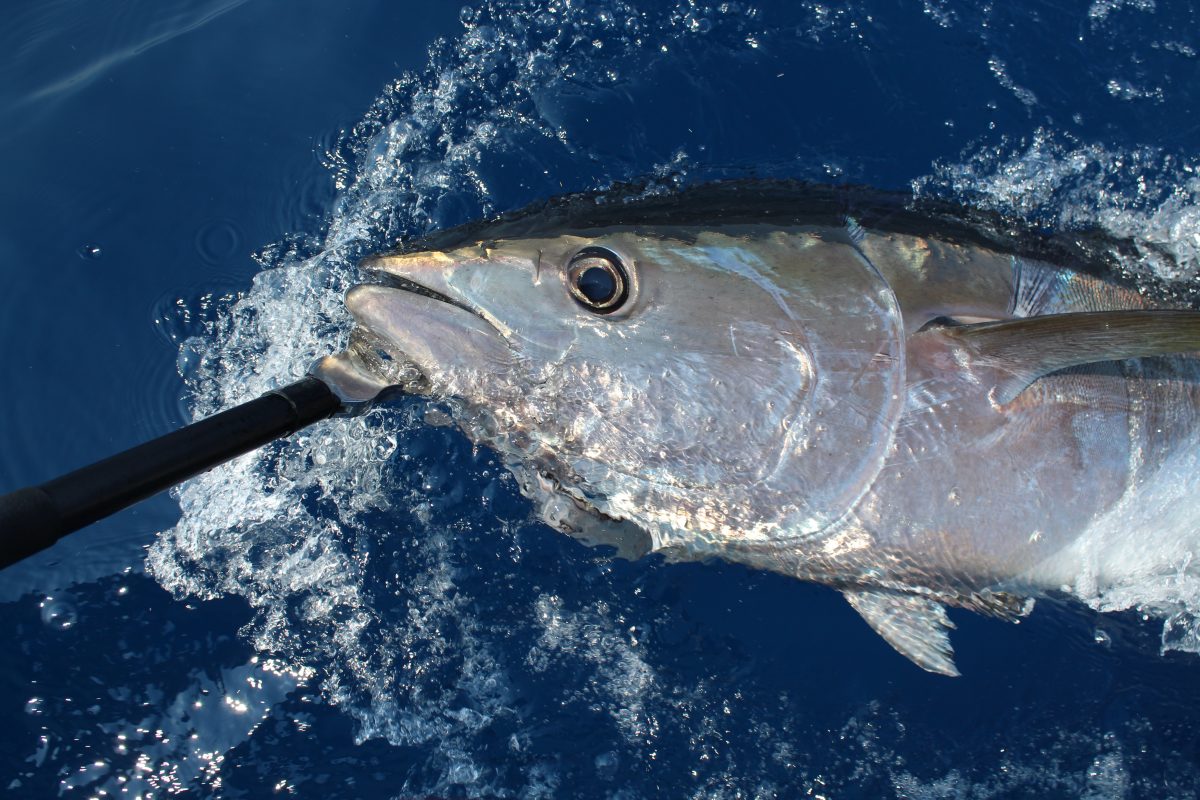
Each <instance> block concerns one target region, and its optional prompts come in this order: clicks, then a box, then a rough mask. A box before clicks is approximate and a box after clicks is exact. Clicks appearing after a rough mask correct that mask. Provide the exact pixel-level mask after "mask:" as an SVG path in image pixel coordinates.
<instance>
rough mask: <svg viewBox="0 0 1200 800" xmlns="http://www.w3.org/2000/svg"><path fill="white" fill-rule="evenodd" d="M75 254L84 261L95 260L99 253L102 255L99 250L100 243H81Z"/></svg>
mask: <svg viewBox="0 0 1200 800" xmlns="http://www.w3.org/2000/svg"><path fill="white" fill-rule="evenodd" d="M75 254H76V255H78V256H79V257H80V258H82V259H83V260H84V261H95V260H97V259H99V258H100V256H101V255H103V253H102V251H101V250H100V245H98V244H85V245H82V246H80V247H79V248H78V249H77V250H76V251H75Z"/></svg>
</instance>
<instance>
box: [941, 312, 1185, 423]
mask: <svg viewBox="0 0 1200 800" xmlns="http://www.w3.org/2000/svg"><path fill="white" fill-rule="evenodd" d="M940 334H941V335H944V336H946V337H948V338H951V339H953V340H956V341H957V343H958V344H960V345H962V346H964V347H966V348H967V349H968V350H970V351H971V352H972V353H974V354H975V356H976V358H977V359H978V360H979V363H981V364H984V365H988V366H991V367H994V368H996V369H999V370H1001V371H1002V372H1004V373H1006V376H1007V377H1005V379H1004V380H1001V381H998V382H997V384H996V389H995V394H994V400H995V402H997V403H999V404H1001V405H1003V404H1005V403H1009V402H1011V401H1012V400H1013V399H1015V398H1016V397H1017V395H1019V394H1020V393H1021V392H1022V391H1024V390H1025V387H1027V386H1028V385H1029V384H1031V383H1033V382H1034V381H1035V380H1037V379H1038V378H1040V377H1042V376H1043V375H1047V374H1049V373H1051V372H1056V371H1057V370H1060V369H1066V368H1067V367H1076V366H1079V365H1081V364H1092V363H1096V362H1099V361H1119V360H1122V359H1126V358H1144V357H1147V356H1161V355H1168V354H1171V353H1188V352H1194V351H1200V311H1166V310H1154V311H1087V312H1080V313H1074V314H1049V315H1046V316H1041V317H1027V318H1024V319H1014V320H1005V321H1002V322H981V323H978V324H976V325H963V326H961V327H957V328H943V329H941V330H940Z"/></svg>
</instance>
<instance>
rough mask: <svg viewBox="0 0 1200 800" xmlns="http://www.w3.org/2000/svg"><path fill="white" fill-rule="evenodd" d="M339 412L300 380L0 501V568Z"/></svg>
mask: <svg viewBox="0 0 1200 800" xmlns="http://www.w3.org/2000/svg"><path fill="white" fill-rule="evenodd" d="M341 406H342V402H341V400H339V399H338V397H337V395H335V394H334V393H333V392H332V391H331V390H330V389H329V387H328V386H326V385H325V384H324V383H323V382H322V381H320V380H319V379H317V378H312V377H309V378H305V379H304V380H301V381H297V382H296V383H293V384H291V385H289V386H284V387H283V388H281V389H276V390H275V391H273V392H267V393H266V394H264V395H263V396H262V397H259V398H258V399H256V400H251V401H249V402H247V403H243V404H241V405H240V406H235V407H234V408H231V409H229V410H227V411H222V412H220V413H219V414H214V415H213V416H211V417H208V418H207V419H202V420H200V421H199V422H195V423H192V424H191V425H188V426H187V427H186V428H181V429H180V430H177V431H174V432H173V433H168V434H167V435H165V436H160V437H159V438H157V439H154V440H152V441H149V442H146V443H145V444H140V445H138V446H137V447H134V448H132V449H129V450H126V451H125V452H123V453H118V454H117V455H115V456H112V457H110V458H106V459H104V460H103V461H98V462H96V463H95V464H91V465H90V466H86V467H83V468H82V469H77V470H75V471H74V472H70V473H67V474H66V475H63V476H62V477H61V478H55V479H54V480H51V481H47V482H46V483H43V484H41V485H39V486H29V487H27V488H24V489H18V490H17V491H15V492H12V493H10V494H6V495H3V496H0V569H2V568H3V567H7V566H9V565H10V564H15V563H16V562H18V561H20V560H21V559H23V558H26V557H27V556H31V555H33V554H34V553H37V552H39V551H41V550H45V549H46V548H47V547H49V546H50V545H52V544H54V543H55V542H57V541H58V540H59V539H61V538H62V537H64V536H66V535H67V534H68V533H72V532H74V531H77V530H79V529H80V528H82V527H84V526H87V525H90V524H92V523H93V522H96V521H97V520H100V519H103V518H105V517H107V516H109V515H110V514H114V513H116V512H117V511H120V510H121V509H123V508H126V507H127V506H131V505H133V504H134V503H136V502H138V501H139V500H144V499H146V498H147V497H149V496H151V495H153V494H157V493H158V492H161V491H162V490H163V489H166V488H169V487H171V486H174V485H175V484H177V483H179V482H180V481H183V480H186V479H188V478H190V477H192V476H193V475H196V474H199V473H201V472H203V471H205V470H206V469H210V468H212V467H215V466H216V465H217V464H221V463H223V462H225V461H228V460H229V459H231V458H234V457H235V456H239V455H241V454H243V453H248V452H250V451H251V450H254V449H255V448H257V447H261V446H262V445H264V444H266V443H267V442H270V441H272V440H274V439H278V438H281V437H283V436H287V435H289V434H292V433H295V432H296V431H298V430H300V429H301V428H304V427H306V426H308V425H311V424H312V423H314V422H316V421H318V420H321V419H325V418H326V417H328V416H330V415H331V414H333V413H334V412H336V411H337V410H338V409H340V408H341Z"/></svg>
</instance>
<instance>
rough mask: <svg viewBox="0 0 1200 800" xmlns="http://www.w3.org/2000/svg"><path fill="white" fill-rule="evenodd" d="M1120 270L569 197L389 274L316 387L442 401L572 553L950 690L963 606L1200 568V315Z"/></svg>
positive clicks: (1064, 246) (939, 210)
mask: <svg viewBox="0 0 1200 800" xmlns="http://www.w3.org/2000/svg"><path fill="white" fill-rule="evenodd" d="M1121 254H1122V250H1121V246H1120V245H1119V243H1113V242H1108V241H1104V240H1102V239H1100V238H1096V237H1089V236H1083V235H1077V236H1074V237H1069V236H1057V237H1039V236H1034V235H1032V234H1030V233H1029V232H1028V231H1026V230H1024V229H1022V228H1020V227H1018V226H1016V225H1014V224H1011V223H1007V222H1005V221H1004V220H1000V219H997V218H991V217H987V216H986V215H982V214H978V213H972V212H968V211H965V210H962V209H955V208H952V207H949V206H941V205H930V204H926V205H925V206H924V207H921V208H914V207H913V206H912V203H911V202H907V203H906V202H904V201H903V199H898V198H895V197H890V196H886V195H880V194H872V193H870V192H867V191H865V190H864V191H859V190H851V189H832V188H828V187H825V188H821V187H812V186H802V185H797V184H791V183H785V182H750V181H745V182H726V183H718V184H710V185H708V186H703V187H698V188H694V189H691V190H687V191H684V192H681V193H678V194H675V195H671V196H665V197H664V196H652V197H648V198H642V199H636V198H635V199H631V198H630V197H629V196H628V192H623V191H622V190H617V191H614V192H610V193H608V194H596V195H575V196H569V197H566V198H560V199H557V200H554V201H550V202H548V203H545V204H542V205H540V206H537V207H534V208H532V209H527V210H525V211H522V212H517V213H514V214H511V215H508V216H506V217H501V218H500V219H498V220H495V221H492V222H485V223H475V224H471V225H467V226H462V227H459V228H455V229H452V230H449V231H445V232H442V233H439V234H435V235H433V236H431V237H428V238H427V239H425V240H423V241H420V242H417V243H414V244H413V245H410V246H408V247H405V248H403V250H402V251H398V252H394V253H389V254H385V255H380V256H376V257H372V258H369V259H367V260H366V261H365V262H364V264H363V269H364V271H365V273H366V274H367V275H369V276H371V282H369V283H366V284H364V285H360V286H357V287H355V288H353V289H352V290H351V291H350V292H349V294H348V296H347V298H346V303H347V306H348V307H349V310H350V312H351V314H352V315H353V316H354V318H355V320H356V323H357V324H356V326H355V328H354V331H353V333H352V336H351V342H350V344H349V346H348V347H347V349H346V350H345V351H344V352H342V353H340V354H338V355H336V356H332V357H329V358H327V359H325V360H324V361H323V362H321V363H320V364H319V365H318V366H317V367H316V370H315V371H316V374H317V375H318V376H319V377H322V378H323V379H325V380H326V381H328V382H329V383H330V384H331V385H333V386H334V387H335V390H336V391H337V392H338V393H339V395H340V396H341V397H342V398H343V399H344V400H346V401H350V402H353V401H357V400H366V399H368V398H373V397H375V396H376V395H377V394H378V393H379V392H380V391H381V390H382V389H383V388H385V387H388V386H395V385H399V386H402V387H403V388H405V389H407V390H408V391H416V392H420V393H423V394H426V395H429V396H431V397H434V398H437V399H439V400H443V401H446V402H447V403H448V404H449V406H450V407H451V409H452V412H453V416H454V418H455V420H456V421H457V423H458V425H459V426H460V427H461V428H462V429H463V430H464V431H465V432H466V433H467V435H468V436H470V437H471V438H472V439H474V440H476V441H478V442H481V443H484V444H486V445H489V446H491V447H493V448H495V450H496V451H498V452H499V453H500V454H501V456H502V457H503V459H504V461H505V463H506V466H507V467H508V468H509V469H510V470H511V471H512V472H513V473H514V474H515V475H516V477H517V478H518V480H519V483H520V485H521V487H522V490H523V491H524V492H525V493H526V494H527V495H528V496H529V497H530V498H532V500H533V501H534V504H535V506H536V508H537V509H538V512H539V513H540V515H541V517H542V518H543V519H544V520H546V521H547V522H548V523H550V524H551V525H553V526H555V527H557V528H560V529H562V530H564V531H567V532H570V533H573V534H575V535H578V536H580V537H581V538H583V539H585V540H587V541H589V542H594V543H606V544H610V545H613V546H615V547H616V548H617V550H618V552H619V553H620V554H621V555H623V556H626V557H637V556H640V555H642V554H645V553H647V552H651V551H657V552H663V553H665V554H667V556H668V557H669V558H673V559H708V558H712V557H719V558H723V559H728V560H730V561H735V562H741V563H745V564H748V565H751V566H753V567H755V568H762V569H768V570H774V571H777V572H781V573H785V574H787V575H791V576H795V577H797V578H801V579H804V580H811V581H817V582H820V583H823V584H827V585H829V586H832V587H835V588H836V589H838V590H840V591H841V592H843V593H844V595H845V596H846V598H847V600H848V601H849V602H850V604H851V605H852V606H853V607H854V608H855V609H856V610H857V611H858V612H859V613H860V614H861V615H862V616H863V617H864V618H865V619H866V621H867V622H868V623H869V624H870V625H871V627H872V628H874V629H875V630H876V631H877V632H878V633H880V634H881V635H882V636H883V637H884V638H885V639H886V640H887V641H888V642H889V643H890V644H891V645H892V646H893V647H895V648H896V649H897V650H898V651H899V652H901V653H902V654H904V655H905V656H907V657H908V658H910V659H911V660H912V661H914V662H915V663H916V664H918V665H919V666H921V667H923V668H925V669H926V670H930V671H933V672H938V673H942V674H946V675H956V674H958V673H957V670H956V668H955V665H954V661H953V651H952V649H951V646H950V642H949V638H948V629H950V628H952V627H953V625H952V624H951V622H950V620H949V618H948V616H947V614H946V606H957V607H963V608H968V609H972V610H975V611H978V612H982V613H985V614H990V615H994V616H999V617H1002V618H1004V619H1009V620H1015V619H1017V618H1018V617H1020V616H1022V615H1024V614H1026V613H1028V611H1029V609H1030V608H1031V607H1032V602H1033V598H1035V597H1037V596H1039V595H1044V594H1046V593H1049V592H1056V591H1059V590H1067V591H1072V590H1078V589H1079V588H1080V586H1082V585H1084V584H1086V585H1087V586H1089V587H1091V588H1092V589H1095V588H1096V587H1104V586H1114V585H1118V584H1120V583H1121V582H1122V581H1129V580H1132V579H1135V578H1137V577H1138V576H1144V575H1148V574H1153V573H1155V571H1158V572H1164V571H1169V570H1171V569H1175V568H1177V567H1178V565H1177V564H1174V562H1171V558H1173V557H1174V556H1173V555H1170V554H1179V553H1186V552H1190V551H1191V549H1193V548H1194V546H1195V545H1196V544H1197V543H1200V542H1198V541H1197V540H1200V510H1197V508H1196V503H1195V498H1196V488H1197V482H1198V481H1200V470H1198V469H1197V466H1198V465H1197V458H1198V457H1200V448H1198V447H1197V444H1198V437H1200V382H1198V381H1200V359H1197V357H1196V355H1195V353H1194V352H1193V351H1197V350H1200V313H1196V312H1193V311H1191V310H1188V308H1187V304H1186V303H1185V302H1183V301H1180V300H1175V301H1170V300H1165V299H1163V298H1159V299H1157V300H1152V299H1149V298H1148V296H1147V295H1145V294H1143V293H1139V292H1138V291H1135V290H1133V289H1132V288H1129V286H1128V284H1127V282H1125V281H1123V280H1122V279H1121V278H1120V277H1119V274H1118V272H1119V267H1120V260H1121ZM1189 353H1190V354H1189ZM1160 545H1161V546H1160Z"/></svg>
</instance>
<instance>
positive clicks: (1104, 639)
mask: <svg viewBox="0 0 1200 800" xmlns="http://www.w3.org/2000/svg"><path fill="white" fill-rule="evenodd" d="M1092 641H1094V642H1095V643H1096V644H1098V645H1100V646H1101V647H1111V646H1112V637H1111V636H1109V635H1108V631H1106V630H1103V629H1101V628H1096V631H1095V633H1093V634H1092Z"/></svg>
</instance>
